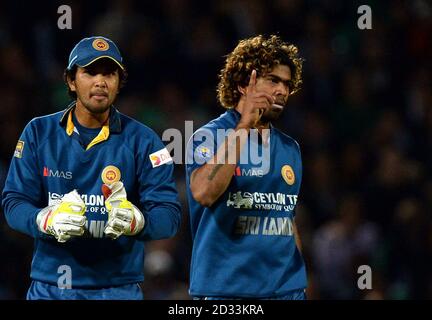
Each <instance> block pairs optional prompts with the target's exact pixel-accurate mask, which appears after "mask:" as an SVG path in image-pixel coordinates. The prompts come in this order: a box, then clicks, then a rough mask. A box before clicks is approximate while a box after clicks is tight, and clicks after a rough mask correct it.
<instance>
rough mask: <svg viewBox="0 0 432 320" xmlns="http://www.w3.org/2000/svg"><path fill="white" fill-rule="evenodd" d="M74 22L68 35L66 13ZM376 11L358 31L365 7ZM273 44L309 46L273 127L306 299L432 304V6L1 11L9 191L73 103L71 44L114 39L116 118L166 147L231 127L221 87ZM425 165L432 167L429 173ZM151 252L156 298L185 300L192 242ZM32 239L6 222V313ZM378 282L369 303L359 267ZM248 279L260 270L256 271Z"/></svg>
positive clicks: (151, 246)
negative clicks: (27, 153)
mask: <svg viewBox="0 0 432 320" xmlns="http://www.w3.org/2000/svg"><path fill="white" fill-rule="evenodd" d="M61 4H68V5H70V7H71V9H72V29H71V30H59V29H58V27H57V19H58V18H59V16H60V15H59V14H58V13H57V8H58V6H60V5H61ZM362 4H367V5H369V6H370V7H371V9H372V29H371V30H359V28H358V27H357V20H358V18H359V17H360V14H359V13H357V8H358V7H359V6H360V5H362ZM272 33H277V34H279V35H280V36H282V38H284V39H285V40H286V41H289V42H293V43H294V44H296V45H297V46H298V47H299V50H300V54H301V55H302V56H303V57H304V58H305V59H306V61H305V63H304V85H303V89H302V90H301V91H300V92H299V93H298V94H296V95H294V96H292V97H291V98H290V101H289V103H288V108H286V111H285V113H284V116H283V118H282V119H281V120H280V121H278V123H276V124H275V125H276V126H277V127H279V128H281V129H282V130H283V131H285V132H286V133H287V134H289V135H290V136H292V137H293V138H294V139H296V140H297V141H298V142H299V144H300V146H301V150H302V158H303V165H304V177H303V182H302V189H301V193H300V197H299V203H298V208H297V218H296V219H297V223H298V227H299V231H300V235H301V238H302V243H303V254H304V256H305V260H306V263H307V267H308V275H309V287H308V291H307V294H308V298H309V299H432V170H431V169H432V166H431V165H430V164H431V163H432V72H431V58H432V37H431V35H432V3H431V2H430V1H427V0H412V1H409V0H405V1H404V0H394V1H378V0H370V1H361V2H359V1H343V0H338V1H336V0H307V1H306V0H305V1H301V0H268V1H264V0H262V1H260V0H226V1H222V0H212V1H200V0H160V1H137V0H135V1H133V0H118V1H103V2H102V1H100V2H99V1H75V2H74V1H62V2H56V1H51V2H50V1H48V2H41V3H40V2H28V1H1V2H0V79H2V80H1V82H0V127H1V131H2V137H1V140H2V143H1V144H0V187H1V189H3V183H4V179H5V175H6V173H7V170H8V166H9V161H10V159H11V157H12V154H13V151H14V149H15V145H16V142H17V140H18V137H19V135H20V133H21V131H22V130H23V128H24V126H25V125H26V123H27V122H28V121H29V120H31V119H32V118H33V117H36V116H40V115H44V114H48V113H53V112H57V111H60V110H62V109H64V108H65V107H66V106H67V104H68V103H69V101H70V100H69V97H68V95H67V90H66V86H65V84H64V82H63V78H62V74H63V70H64V68H65V67H66V63H67V58H68V55H69V52H70V50H71V49H72V47H73V45H74V44H75V43H76V42H77V41H79V40H80V39H81V38H83V37H85V36H90V35H104V36H107V37H109V38H111V39H113V40H114V41H115V42H116V43H117V44H118V46H119V48H120V50H121V51H122V54H123V57H124V60H125V64H126V66H127V69H128V73H129V79H128V83H127V85H126V87H125V88H124V89H122V91H121V94H120V96H119V99H118V101H117V102H116V106H117V107H118V108H119V109H120V111H122V112H123V113H125V114H127V115H130V116H132V117H134V118H136V119H138V120H139V121H141V122H142V123H144V124H146V125H148V126H150V127H151V128H153V129H154V130H155V131H156V132H158V133H159V134H162V133H163V131H164V130H165V129H167V128H177V129H179V130H181V131H182V132H183V131H184V127H185V122H184V121H185V120H192V121H193V124H194V128H195V129H197V128H198V127H200V126H201V125H203V124H204V123H206V122H208V121H209V120H210V119H212V118H214V117H216V116H218V115H219V114H220V113H222V112H224V110H223V108H222V107H221V106H220V105H219V104H218V101H217V99H216V92H215V88H216V85H217V82H218V77H217V75H218V72H219V70H220V69H221V68H222V66H223V64H224V55H226V54H228V53H229V52H230V51H231V50H232V49H233V48H234V47H235V46H236V44H237V42H238V40H240V39H243V38H246V37H250V36H254V35H257V34H266V35H268V34H272ZM428 164H429V165H428ZM176 181H177V187H178V190H179V193H180V198H181V201H182V205H183V221H182V228H181V230H180V232H179V233H178V234H177V236H176V237H175V238H173V239H170V240H163V241H154V242H150V243H148V244H147V258H146V262H145V274H146V279H145V281H144V283H143V285H142V288H143V291H144V294H145V298H146V299H189V298H190V297H189V295H188V292H187V290H188V277H189V261H190V254H191V236H190V228H189V220H188V207H187V202H186V197H185V181H184V166H183V165H180V164H178V165H176ZM31 256H32V239H31V238H29V237H27V236H24V235H21V234H19V233H17V232H15V231H13V230H12V229H10V228H9V226H8V225H7V224H6V221H5V219H4V215H3V213H2V212H0V257H1V263H0V299H24V298H25V292H26V290H27V288H28V286H29V283H30V279H29V268H30V263H31ZM361 265H368V266H370V267H371V270H372V276H373V278H372V289H371V290H360V289H359V288H358V287H357V280H358V278H359V277H360V275H361V274H359V273H358V267H359V266H361ZM251 267H253V266H251Z"/></svg>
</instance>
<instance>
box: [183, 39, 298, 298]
mask: <svg viewBox="0 0 432 320" xmlns="http://www.w3.org/2000/svg"><path fill="white" fill-rule="evenodd" d="M302 60H303V59H302V58H300V57H299V56H298V49H297V47H296V46H294V45H292V44H288V43H286V42H284V41H282V40H281V39H280V38H279V37H278V36H276V35H272V36H270V37H264V36H257V37H253V38H249V39H244V40H242V41H240V42H239V44H238V45H237V47H236V48H235V49H234V51H233V52H231V53H230V54H229V55H228V56H227V59H226V63H225V67H224V68H223V69H222V71H221V73H220V82H219V85H218V98H219V101H220V103H221V104H222V106H224V107H225V108H226V109H228V110H227V111H226V112H225V113H223V114H222V115H221V116H220V117H218V118H217V119H214V120H212V121H210V122H209V123H208V124H206V125H204V126H203V127H202V128H200V129H198V130H197V131H196V132H195V133H194V135H193V136H192V138H191V139H190V141H189V144H188V149H187V152H188V156H187V165H186V188H187V194H188V201H189V211H190V221H191V228H192V239H193V249H192V261H191V270H190V289H189V292H190V294H191V295H192V296H193V297H194V298H196V299H245V298H253V299H283V300H285V299H305V292H304V290H305V288H306V270H305V264H304V261H303V258H302V255H301V253H300V251H299V247H300V241H299V237H298V232H297V228H296V224H295V221H294V217H295V207H296V202H297V196H298V194H299V190H300V184H301V178H302V163H301V156H300V148H299V145H298V143H297V142H296V141H295V140H294V139H292V138H291V137H289V136H288V135H286V134H284V133H282V132H281V131H280V130H278V129H276V128H275V127H273V126H272V125H271V123H272V122H273V121H275V120H276V119H278V118H279V117H280V115H281V114H282V112H283V110H284V109H285V106H286V103H287V100H288V97H289V96H290V95H292V94H293V93H295V92H296V91H298V90H299V89H300V85H301V82H302V80H301V74H302ZM220 137H223V139H221V138H220ZM259 154H261V155H262V157H261V158H258V156H257V155H259ZM257 160H260V161H257Z"/></svg>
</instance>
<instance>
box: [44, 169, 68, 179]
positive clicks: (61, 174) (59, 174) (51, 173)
mask: <svg viewBox="0 0 432 320" xmlns="http://www.w3.org/2000/svg"><path fill="white" fill-rule="evenodd" d="M43 176H44V177H52V178H62V179H66V180H70V179H72V172H70V171H61V170H53V169H50V168H48V167H45V166H44V168H43Z"/></svg>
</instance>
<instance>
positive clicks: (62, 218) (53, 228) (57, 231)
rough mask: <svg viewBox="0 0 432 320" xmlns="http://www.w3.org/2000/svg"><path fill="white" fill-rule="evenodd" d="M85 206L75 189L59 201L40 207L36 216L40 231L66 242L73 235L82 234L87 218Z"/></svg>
mask: <svg viewBox="0 0 432 320" xmlns="http://www.w3.org/2000/svg"><path fill="white" fill-rule="evenodd" d="M85 211H86V206H85V203H84V201H82V199H81V197H80V195H79V194H78V192H77V191H76V190H73V191H71V192H69V193H67V194H65V195H64V196H63V197H62V198H61V200H60V202H59V203H58V204H55V205H51V206H48V207H46V208H44V209H42V210H41V211H40V212H39V214H38V215H37V218H36V223H37V225H38V228H39V230H40V231H42V232H44V233H47V234H50V235H52V236H54V237H55V238H56V239H57V241H58V242H66V241H67V240H69V239H70V238H71V237H73V236H82V235H83V234H84V231H85V223H86V221H87V218H86V217H85V216H84V214H85Z"/></svg>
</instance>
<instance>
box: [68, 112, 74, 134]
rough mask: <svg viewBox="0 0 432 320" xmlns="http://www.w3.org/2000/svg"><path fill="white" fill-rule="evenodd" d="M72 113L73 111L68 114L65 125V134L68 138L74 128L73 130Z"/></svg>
mask: <svg viewBox="0 0 432 320" xmlns="http://www.w3.org/2000/svg"><path fill="white" fill-rule="evenodd" d="M72 112H73V111H71V112H69V115H68V119H67V123H66V133H67V135H68V136H70V135H72V133H73V131H74V128H75V126H74V124H73V121H72Z"/></svg>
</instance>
